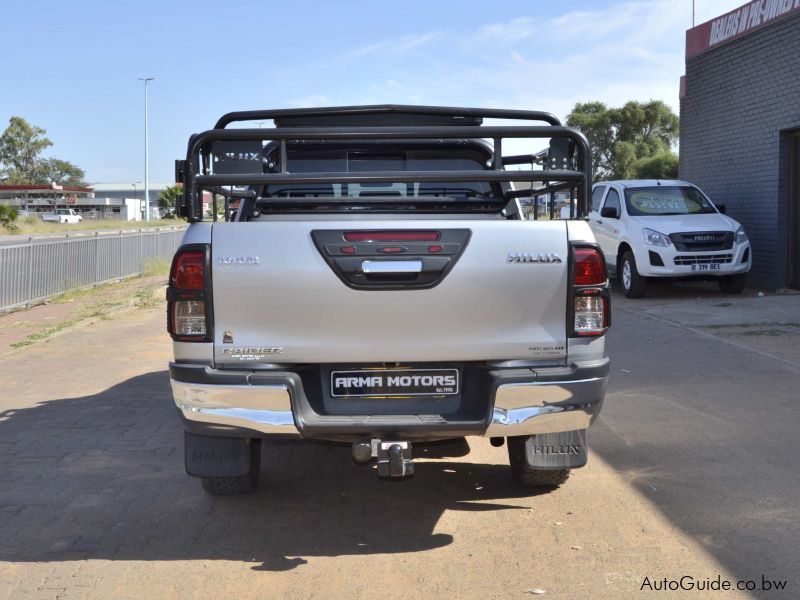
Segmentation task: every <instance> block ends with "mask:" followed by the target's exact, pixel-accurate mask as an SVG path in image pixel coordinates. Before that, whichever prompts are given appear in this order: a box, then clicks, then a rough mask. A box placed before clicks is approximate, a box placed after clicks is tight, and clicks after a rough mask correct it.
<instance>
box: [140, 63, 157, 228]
mask: <svg viewBox="0 0 800 600" xmlns="http://www.w3.org/2000/svg"><path fill="white" fill-rule="evenodd" d="M137 79H138V80H139V81H144V220H145V221H149V220H150V154H149V143H148V142H149V140H148V135H147V82H148V81H153V79H155V77H137Z"/></svg>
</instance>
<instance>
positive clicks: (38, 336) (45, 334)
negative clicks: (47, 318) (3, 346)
mask: <svg viewBox="0 0 800 600" xmlns="http://www.w3.org/2000/svg"><path fill="white" fill-rule="evenodd" d="M77 322H78V320H77V319H67V320H65V321H61V323H58V324H56V325H53V326H52V327H45V328H44V329H42V330H40V331H37V332H36V333H32V334H30V335H29V336H28V337H26V338H25V339H24V340H20V341H18V342H14V343H12V344H11V347H12V348H22V347H23V346H29V345H31V344H33V343H34V342H38V341H40V340H45V339H47V338H49V337H50V336H51V335H53V334H55V333H58V332H59V331H62V330H64V329H66V328H67V327H70V326H72V325H74V324H75V323H77Z"/></svg>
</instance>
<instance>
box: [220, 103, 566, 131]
mask: <svg viewBox="0 0 800 600" xmlns="http://www.w3.org/2000/svg"><path fill="white" fill-rule="evenodd" d="M378 114H383V115H391V114H402V115H418V116H422V115H428V116H441V117H453V118H455V119H466V118H477V119H484V118H485V119H514V120H522V121H544V122H545V123H549V124H550V125H561V121H559V119H558V117H556V116H555V115H553V114H552V113H549V112H543V111H537V110H511V109H508V110H506V109H501V108H468V107H461V106H414V105H406V104H373V105H367V106H332V107H326V108H282V109H273V110H243V111H238V112H229V113H227V114H225V115H222V116H221V117H220V118H219V120H218V121H217V123H216V125H214V129H224V128H225V127H227V126H228V125H230V124H231V123H237V122H242V121H265V120H272V119H285V118H302V117H332V116H347V117H355V116H364V115H378Z"/></svg>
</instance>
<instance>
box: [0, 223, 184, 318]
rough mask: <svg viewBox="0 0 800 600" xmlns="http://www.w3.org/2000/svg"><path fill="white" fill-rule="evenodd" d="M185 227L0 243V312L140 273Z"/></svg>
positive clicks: (170, 248) (171, 247)
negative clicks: (77, 288) (68, 291)
mask: <svg viewBox="0 0 800 600" xmlns="http://www.w3.org/2000/svg"><path fill="white" fill-rule="evenodd" d="M184 230H185V227H168V228H161V229H139V230H135V231H127V232H123V231H121V232H113V233H110V232H109V233H107V232H94V233H90V234H75V235H74V236H65V237H63V238H33V237H31V238H24V241H22V242H21V243H16V241H12V242H11V243H10V244H7V245H0V311H4V310H8V309H11V308H14V307H17V306H23V305H26V304H31V303H34V302H37V301H40V300H43V299H45V298H47V297H49V296H53V295H55V294H60V293H62V292H64V291H66V290H68V289H72V288H76V287H82V286H87V285H93V284H97V283H103V282H106V281H113V280H115V279H120V278H122V277H127V276H130V275H138V274H139V273H141V272H142V271H143V270H144V268H145V266H146V264H147V262H148V260H150V259H153V258H156V257H160V258H166V259H169V258H172V255H173V254H174V253H175V250H176V249H177V248H178V245H179V244H180V241H181V238H182V237H183V233H184Z"/></svg>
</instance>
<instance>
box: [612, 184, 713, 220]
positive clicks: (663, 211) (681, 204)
mask: <svg viewBox="0 0 800 600" xmlns="http://www.w3.org/2000/svg"><path fill="white" fill-rule="evenodd" d="M625 204H626V206H627V208H628V214H629V215H631V216H658V215H692V214H704V213H715V212H717V211H716V209H715V208H714V207H713V206H712V205H711V202H709V201H708V198H706V197H705V196H704V195H703V193H702V192H701V191H700V190H698V189H697V188H696V187H692V186H667V185H661V186H653V187H644V188H629V189H627V190H625Z"/></svg>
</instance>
